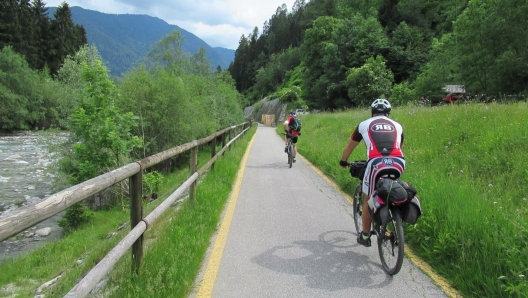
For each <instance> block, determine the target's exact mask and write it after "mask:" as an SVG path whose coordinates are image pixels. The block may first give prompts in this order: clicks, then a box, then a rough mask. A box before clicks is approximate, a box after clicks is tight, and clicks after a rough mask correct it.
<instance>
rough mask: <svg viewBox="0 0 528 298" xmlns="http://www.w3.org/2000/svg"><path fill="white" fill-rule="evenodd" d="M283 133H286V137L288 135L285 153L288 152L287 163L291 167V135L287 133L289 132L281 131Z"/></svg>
mask: <svg viewBox="0 0 528 298" xmlns="http://www.w3.org/2000/svg"><path fill="white" fill-rule="evenodd" d="M282 134H283V135H286V137H288V145H286V148H288V150H287V153H288V165H289V166H290V168H291V167H292V165H293V158H294V157H293V143H292V137H293V135H291V134H289V133H285V132H284V133H282Z"/></svg>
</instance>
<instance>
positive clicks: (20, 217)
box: [0, 121, 252, 297]
mask: <svg viewBox="0 0 528 298" xmlns="http://www.w3.org/2000/svg"><path fill="white" fill-rule="evenodd" d="M251 125H252V122H251V121H250V122H244V123H242V124H239V125H234V126H231V127H228V128H225V129H223V130H221V131H218V132H216V133H214V134H212V135H210V136H208V137H205V138H203V139H200V140H195V141H192V142H189V143H186V144H184V145H181V146H178V147H174V148H171V149H168V150H166V151H163V152H160V153H157V154H154V155H151V156H149V157H146V158H144V159H142V160H139V161H137V162H133V163H130V164H128V165H125V166H123V167H120V168H118V169H115V170H113V171H111V172H108V173H105V174H102V175H100V176H97V177H95V178H92V179H90V180H87V181H85V182H83V183H80V184H77V185H74V186H72V187H69V188H67V189H65V190H62V191H60V192H57V193H55V194H53V195H51V196H49V197H48V198H47V199H46V200H44V201H42V202H40V203H38V204H36V205H32V206H26V207H22V208H20V209H18V210H17V211H16V212H15V213H14V214H12V215H11V216H8V217H6V218H3V219H0V242H1V241H4V240H6V239H8V238H9V237H12V236H14V235H16V234H18V233H20V232H22V231H24V230H26V229H28V228H30V227H32V226H34V225H36V224H38V223H40V222H42V221H44V220H46V219H48V218H50V217H52V216H54V215H56V214H58V213H60V212H62V211H64V210H66V209H67V208H68V207H70V206H71V205H73V204H75V203H78V202H80V201H83V200H84V199H86V198H88V197H90V196H93V195H95V194H97V193H99V192H101V191H103V190H105V189H106V188H108V187H110V186H112V185H114V184H117V183H119V182H121V181H123V180H125V179H127V178H129V190H130V223H131V225H130V226H131V231H130V232H129V233H128V234H127V235H126V236H125V237H124V238H123V239H122V240H121V241H120V242H119V243H118V244H117V245H116V246H115V247H114V248H113V249H112V250H111V251H110V252H109V253H108V254H107V255H106V256H105V257H104V258H103V259H102V260H101V261H100V262H99V263H98V264H97V265H96V266H95V267H94V268H92V270H90V272H88V273H87V274H86V275H85V276H84V278H83V279H82V280H81V281H80V282H79V283H78V284H77V285H76V286H75V287H74V288H73V289H72V290H71V291H70V292H69V293H68V294H66V296H65V297H85V296H86V295H88V294H89V293H90V291H91V290H92V289H93V288H94V287H95V286H96V285H97V283H98V282H99V281H100V280H101V279H102V278H103V277H104V276H105V275H106V274H107V273H108V272H109V271H110V270H111V269H112V268H113V266H114V265H115V264H116V263H117V261H119V259H120V258H121V257H122V256H123V255H124V254H125V252H126V251H127V250H128V249H129V248H132V270H135V271H136V272H138V273H139V269H140V267H141V261H142V258H143V234H144V232H145V231H146V230H147V228H148V226H149V225H150V224H152V223H153V222H155V221H156V220H157V219H158V217H159V216H160V215H161V214H163V212H165V210H167V208H169V207H170V206H171V205H172V204H173V203H174V202H175V201H176V200H177V199H178V198H179V197H180V196H181V195H182V194H183V193H184V192H185V191H186V190H189V200H194V199H195V197H196V181H197V179H198V177H199V176H200V175H202V174H203V173H204V172H205V171H206V170H208V169H209V168H214V162H215V161H216V160H217V159H218V157H219V156H221V155H222V154H223V153H224V152H225V150H226V149H228V148H230V146H231V145H232V144H233V143H234V142H235V141H236V140H237V139H238V138H240V137H241V136H243V135H244V133H245V132H246V131H247V130H248V129H249V128H250V127H251ZM220 136H221V139H222V149H221V150H220V151H219V152H218V153H217V152H216V140H217V138H218V137H220ZM227 137H229V140H230V141H229V142H228V143H227V144H226V138H227ZM207 143H211V159H210V160H209V161H208V162H207V163H206V164H205V165H204V166H203V167H202V168H200V169H197V160H198V159H197V155H198V147H199V146H200V145H204V144H207ZM189 150H190V151H191V161H190V177H189V178H188V179H187V180H186V181H185V182H184V183H183V184H182V185H181V186H180V187H179V188H178V189H176V190H175V191H174V192H173V193H172V194H171V195H170V196H169V197H168V198H166V199H165V200H164V201H163V202H162V203H161V204H160V205H159V206H158V207H156V209H154V210H153V211H152V212H151V213H150V214H149V215H147V216H146V217H143V205H142V197H143V176H142V174H143V170H145V169H148V168H150V167H152V166H154V165H156V164H158V163H160V162H162V161H165V160H167V159H169V158H172V157H174V156H176V155H178V154H181V153H183V152H186V151H189Z"/></svg>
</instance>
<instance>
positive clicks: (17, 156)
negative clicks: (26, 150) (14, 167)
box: [4, 154, 22, 160]
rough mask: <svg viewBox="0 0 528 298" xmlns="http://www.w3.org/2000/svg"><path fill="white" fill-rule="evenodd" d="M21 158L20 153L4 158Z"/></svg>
mask: <svg viewBox="0 0 528 298" xmlns="http://www.w3.org/2000/svg"><path fill="white" fill-rule="evenodd" d="M19 158H22V156H20V155H18V154H15V155H11V156H9V157H6V158H4V160H15V159H19Z"/></svg>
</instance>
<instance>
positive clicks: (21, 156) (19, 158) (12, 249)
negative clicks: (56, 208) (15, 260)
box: [0, 133, 66, 263]
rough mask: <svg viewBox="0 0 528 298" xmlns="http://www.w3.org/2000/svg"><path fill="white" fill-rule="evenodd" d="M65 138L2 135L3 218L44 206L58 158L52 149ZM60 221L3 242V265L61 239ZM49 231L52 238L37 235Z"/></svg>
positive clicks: (0, 191)
mask: <svg viewBox="0 0 528 298" xmlns="http://www.w3.org/2000/svg"><path fill="white" fill-rule="evenodd" d="M65 137H66V135H65V134H59V133H57V134H48V133H46V134H45V135H44V134H38V133H20V134H10V135H5V134H4V135H0V218H4V217H7V216H9V215H10V214H11V213H13V212H14V211H15V210H16V209H18V208H20V207H22V206H27V205H33V204H36V203H38V202H41V201H43V200H44V199H46V197H47V196H49V195H51V194H52V183H53V179H54V175H53V174H52V173H51V171H50V164H51V162H52V161H53V156H54V154H53V153H50V152H49V150H48V148H49V144H50V143H51V142H56V141H61V140H62V139H64V138H65ZM60 217H61V215H60V214H57V215H55V216H53V217H51V218H49V219H47V220H45V221H43V222H41V223H39V224H37V225H35V226H34V227H31V228H29V229H27V230H26V231H23V232H21V233H19V234H18V235H16V236H13V237H11V238H9V239H6V240H5V241H2V242H0V263H1V262H2V261H4V260H6V259H8V258H12V257H16V256H18V255H20V254H23V253H25V252H28V251H30V250H32V249H34V248H37V247H40V246H41V245H43V244H44V243H46V242H47V241H52V240H54V239H57V238H59V237H61V236H62V229H61V228H60V227H59V226H58V225H57V220H58V219H60ZM45 227H49V228H51V230H52V231H51V233H50V235H48V236H46V237H39V236H36V235H35V231H36V230H38V229H41V228H45Z"/></svg>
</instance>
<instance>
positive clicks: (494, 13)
mask: <svg viewBox="0 0 528 298" xmlns="http://www.w3.org/2000/svg"><path fill="white" fill-rule="evenodd" d="M527 13H528V4H527V3H526V2H524V1H516V0H506V1H483V0H476V1H470V2H469V6H468V8H467V9H465V10H464V12H463V13H462V15H460V17H459V18H458V19H457V21H456V22H455V23H454V33H453V38H454V39H455V40H454V44H452V47H451V48H449V49H446V51H450V52H451V54H452V55H453V57H454V58H455V59H457V60H458V61H459V63H460V64H459V69H458V71H459V73H460V75H461V78H462V79H463V81H464V84H465V85H466V86H467V87H468V88H469V90H473V91H474V92H479V93H493V94H498V93H499V92H501V93H509V94H511V93H517V92H522V91H525V90H526V82H527V81H528V48H527V47H526V40H528V31H527V30H526V28H528V20H527V19H526V14H527Z"/></svg>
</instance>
